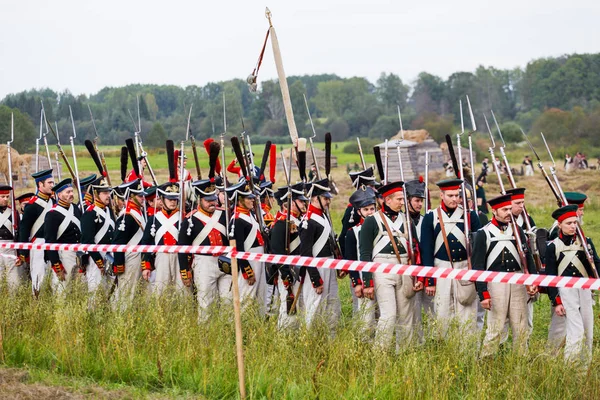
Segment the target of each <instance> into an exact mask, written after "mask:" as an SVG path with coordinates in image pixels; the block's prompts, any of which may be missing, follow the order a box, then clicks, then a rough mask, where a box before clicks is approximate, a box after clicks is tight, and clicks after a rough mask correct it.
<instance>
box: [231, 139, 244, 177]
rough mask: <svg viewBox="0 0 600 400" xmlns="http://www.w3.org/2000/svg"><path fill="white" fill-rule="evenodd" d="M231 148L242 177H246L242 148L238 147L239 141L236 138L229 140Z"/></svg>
mask: <svg viewBox="0 0 600 400" xmlns="http://www.w3.org/2000/svg"><path fill="white" fill-rule="evenodd" d="M231 146H232V147H233V152H234V153H235V156H236V158H237V160H238V164H239V165H240V168H241V169H242V175H243V176H245V177H247V176H248V170H247V169H246V163H245V162H244V153H243V152H242V147H241V146H240V140H239V139H238V138H237V136H234V137H232V138H231Z"/></svg>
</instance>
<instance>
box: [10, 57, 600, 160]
mask: <svg viewBox="0 0 600 400" xmlns="http://www.w3.org/2000/svg"><path fill="white" fill-rule="evenodd" d="M288 84H289V88H290V96H291V101H292V105H293V108H294V113H295V119H296V125H297V126H298V129H299V133H300V135H302V136H308V135H312V128H311V125H310V123H309V114H308V111H307V109H306V107H305V103H304V98H303V95H306V97H307V99H308V107H309V111H310V114H311V116H312V119H313V122H314V126H315V130H316V133H317V139H322V137H323V134H324V132H326V131H330V132H331V133H332V136H333V138H334V140H336V141H343V140H346V139H349V138H352V137H356V136H360V137H370V138H373V139H382V138H385V137H390V136H391V135H393V134H395V133H396V132H397V131H398V130H399V123H398V115H397V106H400V108H401V110H402V116H403V123H404V127H405V129H407V128H411V129H427V130H428V131H429V132H430V134H431V135H432V136H433V137H434V139H436V140H438V141H441V140H443V136H444V135H445V134H446V133H452V132H456V131H457V129H459V128H460V121H461V119H460V112H459V99H463V103H464V96H465V95H469V97H470V100H471V104H472V105H473V112H474V114H475V118H476V122H477V125H478V130H479V131H483V132H486V128H485V122H484V119H483V114H484V113H485V114H487V115H488V117H489V112H490V110H491V109H493V110H494V113H495V114H496V116H497V117H498V119H499V122H501V127H502V129H503V133H505V137H506V139H507V141H520V140H521V139H520V137H521V136H520V135H521V134H520V129H519V128H520V127H522V128H523V129H525V131H532V132H535V133H536V134H537V132H538V131H540V130H542V131H543V132H544V133H545V134H546V137H547V138H549V139H550V140H553V141H555V142H558V143H559V144H561V145H568V144H572V143H573V138H577V140H578V141H580V142H581V145H582V146H583V145H590V146H600V124H598V123H597V122H600V54H572V55H565V56H562V57H555V58H542V59H537V60H533V61H531V62H529V63H528V64H527V65H526V67H525V68H514V69H511V70H503V69H496V68H494V67H484V66H480V67H478V68H477V69H476V70H475V71H474V72H456V73H453V74H452V75H450V76H449V77H448V79H445V80H444V79H442V78H441V77H439V76H435V75H432V74H430V73H427V72H422V73H420V74H419V75H418V76H417V78H416V79H415V80H414V81H413V82H410V84H409V83H406V82H404V81H403V80H402V79H401V78H400V77H399V76H398V75H396V74H394V73H385V72H384V73H382V74H381V75H380V77H379V79H377V81H376V82H375V83H372V82H369V81H368V80H367V79H365V78H362V77H352V78H341V77H339V76H337V75H335V74H321V75H304V76H290V77H288ZM137 98H139V111H140V116H141V131H142V137H143V139H144V142H145V143H146V144H147V145H148V146H163V145H164V141H165V139H166V138H167V137H169V138H172V139H174V140H180V139H182V138H183V137H184V136H185V127H186V125H187V115H188V112H189V109H190V107H192V105H193V107H192V113H191V116H192V117H191V132H192V134H194V135H195V137H196V138H197V139H204V138H207V137H211V136H215V135H219V134H220V133H221V132H223V131H225V130H226V131H227V132H228V133H229V134H237V133H239V132H241V131H242V129H244V130H245V131H246V132H248V133H249V134H251V135H252V136H253V138H254V141H255V142H256V143H260V142H264V141H266V140H271V141H273V142H275V143H287V142H288V141H289V136H288V132H287V126H286V122H285V115H284V109H283V103H282V100H281V91H280V89H279V84H278V82H277V81H276V80H265V81H260V79H259V90H258V91H257V92H255V93H254V92H251V91H249V90H248V85H247V84H246V82H245V81H244V80H241V79H233V80H230V81H225V82H218V83H208V84H207V85H205V86H195V85H191V86H187V87H185V88H182V87H179V86H173V85H141V84H132V85H128V86H125V87H106V88H103V89H102V90H100V91H99V92H98V93H95V94H92V95H90V96H86V95H78V96H75V95H73V94H72V93H71V92H70V91H68V90H65V91H63V92H56V91H54V90H52V89H47V88H46V89H32V90H28V91H23V92H21V93H16V94H9V95H7V96H6V97H5V98H4V99H3V100H2V101H1V103H0V104H1V105H0V140H1V141H2V142H6V141H7V140H8V136H7V135H9V134H10V130H9V127H8V124H10V110H9V109H15V110H17V111H18V114H19V115H17V116H16V119H17V121H18V122H17V124H18V133H19V139H18V140H15V147H16V148H17V149H18V150H20V151H29V150H31V149H32V148H33V146H35V138H36V137H37V136H38V135H39V123H40V110H41V103H42V101H43V103H44V107H45V111H46V114H47V116H48V120H49V121H56V123H57V127H58V132H59V135H60V137H61V141H64V142H67V140H68V137H69V136H71V135H72V128H71V121H70V116H69V115H70V114H69V106H71V109H72V112H73V119H74V120H75V125H76V128H77V134H78V138H81V143H83V140H85V139H90V138H93V136H94V129H93V126H92V122H91V118H90V114H89V111H88V105H89V107H90V108H91V110H92V113H93V115H94V118H95V121H96V127H97V130H98V134H99V136H100V138H101V143H102V144H121V143H123V142H124V140H125V139H126V138H128V137H131V136H132V132H133V131H134V129H135V128H134V125H135V124H137ZM224 103H225V110H224V107H223V104H224ZM463 105H464V104H463ZM464 106H465V105H464ZM464 109H465V110H464V118H465V125H466V128H470V125H471V123H470V120H469V117H468V112H467V111H466V106H465V107H464ZM7 115H8V119H7ZM132 117H133V118H132ZM53 140H54V139H53V138H50V141H51V142H52V141H53Z"/></svg>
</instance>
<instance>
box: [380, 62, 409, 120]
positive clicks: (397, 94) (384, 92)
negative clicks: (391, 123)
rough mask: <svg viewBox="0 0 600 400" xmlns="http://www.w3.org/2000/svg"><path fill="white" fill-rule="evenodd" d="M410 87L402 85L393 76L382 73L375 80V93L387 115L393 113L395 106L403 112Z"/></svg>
mask: <svg viewBox="0 0 600 400" xmlns="http://www.w3.org/2000/svg"><path fill="white" fill-rule="evenodd" d="M409 90H410V87H409V86H408V85H405V84H404V83H402V79H400V77H399V76H398V75H395V74H391V73H390V74H386V73H385V72H382V73H381V75H380V76H379V79H378V80H377V85H376V89H375V93H376V94H377V98H378V99H379V101H381V102H382V103H383V105H384V106H385V108H386V112H387V113H393V112H394V111H395V110H396V107H397V106H400V109H402V110H404V109H405V108H406V103H407V101H408V92H409Z"/></svg>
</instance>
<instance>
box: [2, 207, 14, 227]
mask: <svg viewBox="0 0 600 400" xmlns="http://www.w3.org/2000/svg"><path fill="white" fill-rule="evenodd" d="M11 214H12V209H11V208H10V207H6V209H5V210H4V212H3V213H2V214H0V226H4V227H5V228H6V229H8V230H9V231H10V232H12V224H11V221H10V216H11Z"/></svg>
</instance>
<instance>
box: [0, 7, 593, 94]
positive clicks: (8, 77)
mask: <svg viewBox="0 0 600 400" xmlns="http://www.w3.org/2000/svg"><path fill="white" fill-rule="evenodd" d="M417 3H418V4H417ZM265 5H268V6H269V7H270V9H271V12H272V14H273V25H274V26H275V29H276V30H277V35H278V38H279V42H280V45H281V51H282V55H283V62H284V66H285V70H286V74H287V75H288V76H289V75H302V74H318V73H335V74H338V75H340V76H343V77H349V76H364V77H367V78H368V79H369V80H371V81H372V82H375V81H376V79H377V77H378V76H379V74H380V73H381V72H382V71H385V72H393V73H395V74H398V75H399V76H400V77H401V78H402V79H403V80H404V81H405V82H412V81H413V80H414V79H415V77H416V76H417V74H418V73H419V72H421V71H428V72H430V73H433V74H437V75H440V76H441V77H443V78H446V77H447V76H448V75H450V74H451V73H453V72H456V71H473V70H474V69H475V68H477V66H478V65H485V66H495V67H498V68H513V67H517V66H522V67H523V66H525V65H526V64H527V62H528V61H529V60H531V59H534V58H539V57H548V56H559V55H562V54H567V53H576V52H577V53H593V52H598V51H600V41H599V40H598V39H599V38H600V23H599V21H600V3H599V2H598V1H588V0H575V1H556V0H545V1H541V0H518V1H516V0H504V1H501V2H498V1H495V2H491V1H481V0H479V1H475V0H454V1H448V0H429V1H420V2H417V1H411V2H406V1H398V0H396V1H381V0H369V1H356V0H344V1H342V0H302V1H272V0H271V1H269V3H265V2H264V1H255V0H236V1H227V0H220V1H211V0H201V1H197V0H196V1H194V0H187V1H184V0H167V1H165V0H161V1H155V0H145V1H141V0H139V1H138V0H117V1H115V0H103V1H95V0H54V1H48V0H0V10H1V11H0V49H1V53H0V54H1V59H0V99H1V98H3V97H4V96H5V95H6V94H7V93H14V92H19V91H22V90H27V89H31V88H40V87H50V88H52V89H54V90H57V91H62V90H64V89H67V88H68V89H70V90H71V92H73V93H74V94H80V93H85V94H90V93H94V92H96V91H98V90H99V89H101V88H103V87H105V86H121V85H126V84H130V83H156V84H174V85H180V86H187V85H204V84H206V83H207V82H217V81H222V80H228V79H232V78H241V79H245V78H246V76H248V74H249V73H250V72H251V71H252V69H253V67H254V64H255V63H256V59H257V57H258V53H259V51H260V48H261V46H262V41H263V39H264V35H265V33H266V30H267V28H268V23H267V20H266V19H265V17H264V9H265ZM275 76H276V72H275V67H274V62H273V56H272V51H271V48H270V46H269V48H268V50H267V52H266V56H265V61H264V63H263V67H262V69H261V73H260V76H259V80H260V79H262V80H264V79H268V78H274V77H275Z"/></svg>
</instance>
